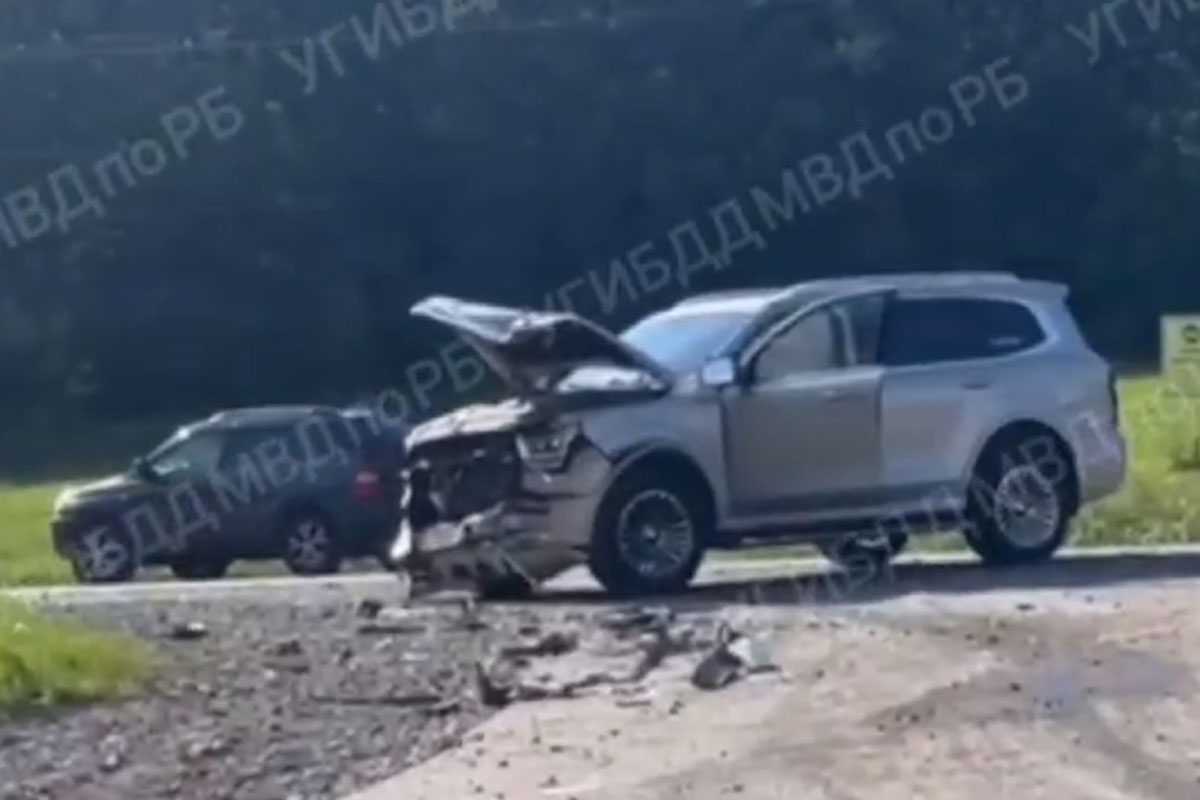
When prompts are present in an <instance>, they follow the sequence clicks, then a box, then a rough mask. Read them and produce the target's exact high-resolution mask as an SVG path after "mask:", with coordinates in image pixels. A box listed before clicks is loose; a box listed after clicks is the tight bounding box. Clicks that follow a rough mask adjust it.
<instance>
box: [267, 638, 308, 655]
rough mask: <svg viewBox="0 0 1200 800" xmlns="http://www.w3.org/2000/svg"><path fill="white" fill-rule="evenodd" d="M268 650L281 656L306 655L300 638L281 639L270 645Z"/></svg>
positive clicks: (271, 653)
mask: <svg viewBox="0 0 1200 800" xmlns="http://www.w3.org/2000/svg"><path fill="white" fill-rule="evenodd" d="M267 652H268V653H269V654H270V655H273V656H279V657H280V658H290V657H293V656H302V655H304V645H302V644H301V643H300V640H299V639H295V638H289V639H281V640H279V641H278V642H275V643H274V644H272V645H271V646H270V647H268V648H267Z"/></svg>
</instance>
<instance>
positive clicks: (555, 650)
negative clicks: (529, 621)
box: [500, 631, 579, 659]
mask: <svg viewBox="0 0 1200 800" xmlns="http://www.w3.org/2000/svg"><path fill="white" fill-rule="evenodd" d="M577 647H579V634H577V633H575V632H574V631H551V632H550V633H548V634H546V635H545V636H543V637H542V638H540V639H538V640H537V641H536V642H535V643H533V644H514V645H508V646H507V647H504V648H501V650H500V653H501V655H503V656H504V657H505V658H512V659H516V658H537V657H540V656H561V655H564V654H566V653H570V652H571V651H573V650H575V649H576V648H577Z"/></svg>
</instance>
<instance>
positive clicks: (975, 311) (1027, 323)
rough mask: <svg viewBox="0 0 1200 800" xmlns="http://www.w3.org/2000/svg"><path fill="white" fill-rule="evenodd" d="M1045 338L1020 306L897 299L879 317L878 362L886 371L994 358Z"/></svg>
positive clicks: (969, 300) (972, 300)
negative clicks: (880, 360)
mask: <svg viewBox="0 0 1200 800" xmlns="http://www.w3.org/2000/svg"><path fill="white" fill-rule="evenodd" d="M1045 338H1046V334H1045V332H1044V331H1043V330H1042V326H1041V324H1040V323H1039V322H1038V320H1037V317H1036V316H1034V314H1033V312H1032V311H1030V310H1029V309H1028V308H1026V307H1025V306H1024V305H1022V304H1021V303H1016V302H1013V301H1009V300H991V299H983V298H900V299H897V300H895V301H893V302H892V303H891V304H890V305H889V307H888V309H887V311H886V313H885V316H884V322H883V337H882V342H881V344H880V347H881V358H882V361H883V363H884V364H886V365H889V366H907V365H912V364H935V363H939V362H944V361H968V360H973V359H981V358H997V357H1000V356H1006V355H1011V354H1013V353H1019V352H1021V351H1022V350H1028V349H1030V348H1032V347H1035V346H1036V345H1038V344H1040V343H1041V342H1043V341H1044V340H1045Z"/></svg>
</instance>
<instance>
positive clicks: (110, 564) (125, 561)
mask: <svg viewBox="0 0 1200 800" xmlns="http://www.w3.org/2000/svg"><path fill="white" fill-rule="evenodd" d="M70 560H71V570H72V571H73V572H74V573H75V580H77V581H79V582H80V583H124V582H126V581H130V580H133V578H134V576H136V575H137V571H138V567H139V566H140V565H141V557H140V555H139V553H138V550H137V544H136V542H135V541H134V539H133V537H132V536H131V535H130V534H129V532H128V531H126V530H125V528H124V527H122V526H121V525H120V524H118V523H117V522H115V521H112V522H106V523H101V524H98V525H96V526H95V527H94V528H89V529H88V530H87V531H84V532H83V533H81V534H79V536H78V538H77V540H76V541H75V542H74V543H73V544H72V546H71V554H70Z"/></svg>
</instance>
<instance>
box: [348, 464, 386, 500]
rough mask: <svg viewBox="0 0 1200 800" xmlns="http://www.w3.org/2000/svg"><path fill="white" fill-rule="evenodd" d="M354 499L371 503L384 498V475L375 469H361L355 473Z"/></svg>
mask: <svg viewBox="0 0 1200 800" xmlns="http://www.w3.org/2000/svg"><path fill="white" fill-rule="evenodd" d="M354 499H355V500H357V501H359V502H360V503H371V502H375V501H377V500H382V499H383V477H382V476H381V475H380V474H379V473H378V472H375V471H374V470H370V469H361V470H359V471H358V472H357V473H355V475H354Z"/></svg>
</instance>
